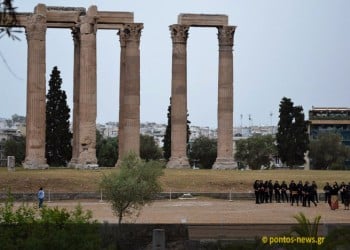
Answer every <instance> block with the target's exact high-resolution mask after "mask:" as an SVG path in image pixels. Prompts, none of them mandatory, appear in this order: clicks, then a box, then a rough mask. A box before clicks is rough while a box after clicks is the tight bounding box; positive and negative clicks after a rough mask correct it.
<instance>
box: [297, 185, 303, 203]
mask: <svg viewBox="0 0 350 250" xmlns="http://www.w3.org/2000/svg"><path fill="white" fill-rule="evenodd" d="M303 188H304V185H303V182H302V181H299V182H298V184H297V189H298V196H297V199H298V202H299V201H300V202H302V201H303Z"/></svg>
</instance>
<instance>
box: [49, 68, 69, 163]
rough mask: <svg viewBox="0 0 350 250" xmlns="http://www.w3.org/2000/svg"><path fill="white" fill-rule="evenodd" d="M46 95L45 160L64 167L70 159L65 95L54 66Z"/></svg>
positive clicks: (67, 112)
mask: <svg viewBox="0 0 350 250" xmlns="http://www.w3.org/2000/svg"><path fill="white" fill-rule="evenodd" d="M50 77H51V78H50V81H49V91H48V93H47V95H46V99H47V100H46V152H45V154H46V159H47V163H48V164H49V165H51V166H65V165H66V164H67V163H68V162H69V160H70V159H71V157H72V145H71V140H72V133H71V132H70V130H69V112H70V109H69V107H68V105H67V95H66V92H65V91H64V90H62V89H61V85H62V79H61V77H60V71H59V70H58V69H57V66H55V67H54V68H53V70H52V73H51V75H50Z"/></svg>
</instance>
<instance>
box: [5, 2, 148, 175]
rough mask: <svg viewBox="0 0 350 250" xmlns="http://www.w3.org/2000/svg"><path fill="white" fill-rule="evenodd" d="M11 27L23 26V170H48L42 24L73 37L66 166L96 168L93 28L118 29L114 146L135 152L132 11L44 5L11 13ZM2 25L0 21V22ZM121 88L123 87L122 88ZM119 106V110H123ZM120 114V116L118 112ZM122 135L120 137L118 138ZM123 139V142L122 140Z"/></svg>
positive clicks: (138, 26) (136, 60) (136, 32)
mask: <svg viewBox="0 0 350 250" xmlns="http://www.w3.org/2000/svg"><path fill="white" fill-rule="evenodd" d="M16 15H17V18H18V23H17V24H16V26H19V27H20V26H22V27H25V28H26V36H27V42H28V65H27V67H28V79H27V85H28V86H27V115H26V116H27V137H26V140H27V141H26V158H25V161H24V163H23V166H24V167H25V168H30V169H43V168H48V165H47V164H46V159H45V120H46V119H45V104H46V102H45V100H46V96H45V95H46V79H45V70H46V62H45V59H46V58H45V57H46V54H45V51H46V50H45V47H46V44H45V43H46V29H47V28H52V27H53V28H69V29H71V30H72V35H73V41H74V94H73V95H74V97H73V99H74V108H73V153H72V160H71V162H70V163H69V166H70V167H75V168H82V169H96V168H98V165H97V159H96V111H97V110H96V90H97V88H96V79H97V77H96V32H97V29H121V30H122V31H121V32H120V35H121V47H122V52H121V74H120V75H121V78H120V82H121V94H120V95H121V98H120V100H121V102H120V106H121V107H120V124H122V125H123V126H124V127H125V128H124V129H123V128H121V129H120V131H121V133H122V135H121V137H120V140H121V141H120V148H121V149H122V150H123V151H122V154H120V155H121V156H123V154H124V152H129V151H133V152H135V153H136V154H138V153H139V148H140V141H139V140H140V138H139V130H140V51H139V44H140V35H141V30H142V28H143V24H142V23H133V21H134V14H133V13H132V12H110V11H98V10H97V7H96V6H94V5H92V6H90V7H89V8H88V9H87V10H86V9H85V8H81V7H77V8H75V7H55V6H51V7H46V5H44V4H38V5H37V6H36V7H35V9H34V13H17V14H16ZM1 25H3V23H0V26H1ZM124 87H125V88H124ZM123 110H125V112H123ZM123 114H125V115H123ZM124 134H125V136H123V135H124ZM123 138H125V140H124V139H123Z"/></svg>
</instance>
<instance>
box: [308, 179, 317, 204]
mask: <svg viewBox="0 0 350 250" xmlns="http://www.w3.org/2000/svg"><path fill="white" fill-rule="evenodd" d="M308 189H309V199H308V201H307V202H308V206H309V207H310V201H311V202H312V203H313V204H314V205H315V207H317V203H316V202H315V197H317V195H315V193H317V191H315V186H314V185H313V184H311V185H310V184H309V185H308Z"/></svg>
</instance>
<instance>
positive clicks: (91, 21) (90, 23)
mask: <svg viewBox="0 0 350 250" xmlns="http://www.w3.org/2000/svg"><path fill="white" fill-rule="evenodd" d="M96 20H97V17H96V16H89V15H86V16H81V17H80V33H81V34H94V35H95V34H96V30H97V28H96Z"/></svg>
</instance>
